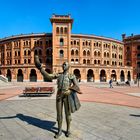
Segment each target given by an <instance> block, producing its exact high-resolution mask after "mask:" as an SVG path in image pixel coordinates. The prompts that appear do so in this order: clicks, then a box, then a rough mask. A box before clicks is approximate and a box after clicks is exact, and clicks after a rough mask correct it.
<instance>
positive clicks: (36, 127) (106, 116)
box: [0, 99, 140, 140]
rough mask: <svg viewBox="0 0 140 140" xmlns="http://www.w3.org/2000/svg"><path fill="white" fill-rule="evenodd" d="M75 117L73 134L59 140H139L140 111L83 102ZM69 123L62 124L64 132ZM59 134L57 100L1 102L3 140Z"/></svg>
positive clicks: (0, 138)
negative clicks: (57, 132)
mask: <svg viewBox="0 0 140 140" xmlns="http://www.w3.org/2000/svg"><path fill="white" fill-rule="evenodd" d="M81 104H82V106H81V108H80V110H79V111H77V112H76V113H74V114H72V125H71V129H72V131H71V132H72V135H71V136H70V138H66V137H65V135H64V133H63V135H62V136H61V137H60V138H59V139H60V140H139V139H140V133H139V132H140V109H138V108H131V107H124V106H116V105H109V104H101V103H94V102H81ZM65 129H66V124H65V120H64V121H63V130H64V131H65ZM56 131H57V124H56V111H55V100H54V99H25V100H4V101H1V102H0V140H53V139H54V138H53V137H54V132H56Z"/></svg>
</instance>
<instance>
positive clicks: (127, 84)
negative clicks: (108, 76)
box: [116, 82, 130, 86]
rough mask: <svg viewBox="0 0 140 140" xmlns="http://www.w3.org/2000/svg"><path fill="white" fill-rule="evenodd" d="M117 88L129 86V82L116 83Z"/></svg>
mask: <svg viewBox="0 0 140 140" xmlns="http://www.w3.org/2000/svg"><path fill="white" fill-rule="evenodd" d="M116 85H117V86H130V83H129V82H123V83H118V82H117V83H116Z"/></svg>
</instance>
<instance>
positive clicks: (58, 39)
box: [0, 15, 133, 82]
mask: <svg viewBox="0 0 140 140" xmlns="http://www.w3.org/2000/svg"><path fill="white" fill-rule="evenodd" d="M50 21H51V23H52V33H37V34H34V33H31V34H21V35H16V36H11V37H6V38H3V39H0V74H2V75H5V76H6V77H7V78H8V81H18V82H22V81H45V79H44V78H43V77H42V75H41V74H40V72H39V70H37V69H36V67H35V65H34V55H38V56H39V58H40V62H41V63H42V65H43V67H44V68H45V69H46V71H47V72H49V73H53V72H54V73H57V72H61V71H62V69H61V65H62V63H63V62H64V61H68V62H69V64H70V70H69V71H70V73H74V74H75V75H76V77H77V79H79V80H81V81H88V82H107V81H109V79H110V78H113V80H114V81H126V80H130V81H131V80H133V68H132V67H131V66H125V65H124V43H123V42H122V41H119V40H116V39H112V38H107V37H102V36H96V35H85V34H72V33H71V29H72V24H73V19H72V18H71V16H70V15H53V16H52V17H51V18H50Z"/></svg>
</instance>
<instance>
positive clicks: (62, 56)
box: [50, 15, 73, 72]
mask: <svg viewBox="0 0 140 140" xmlns="http://www.w3.org/2000/svg"><path fill="white" fill-rule="evenodd" d="M50 21H51V23H52V26H53V29H52V49H53V62H52V67H53V72H60V71H61V65H62V63H63V62H65V61H67V62H68V63H70V58H71V56H70V55H71V51H70V45H71V44H70V43H71V29H72V23H73V19H71V17H70V15H53V16H52V18H51V19H50Z"/></svg>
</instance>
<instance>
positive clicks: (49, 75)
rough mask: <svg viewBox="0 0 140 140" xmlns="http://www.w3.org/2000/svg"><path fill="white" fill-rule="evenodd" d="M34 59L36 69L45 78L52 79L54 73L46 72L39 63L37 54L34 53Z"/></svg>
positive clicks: (54, 76)
mask: <svg viewBox="0 0 140 140" xmlns="http://www.w3.org/2000/svg"><path fill="white" fill-rule="evenodd" d="M34 61H35V66H36V67H37V69H39V70H40V72H41V74H42V75H43V76H44V78H46V79H48V80H52V79H55V78H56V75H55V74H49V73H48V72H46V71H45V69H44V68H42V65H41V63H40V61H39V58H38V56H37V55H35V58H34Z"/></svg>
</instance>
